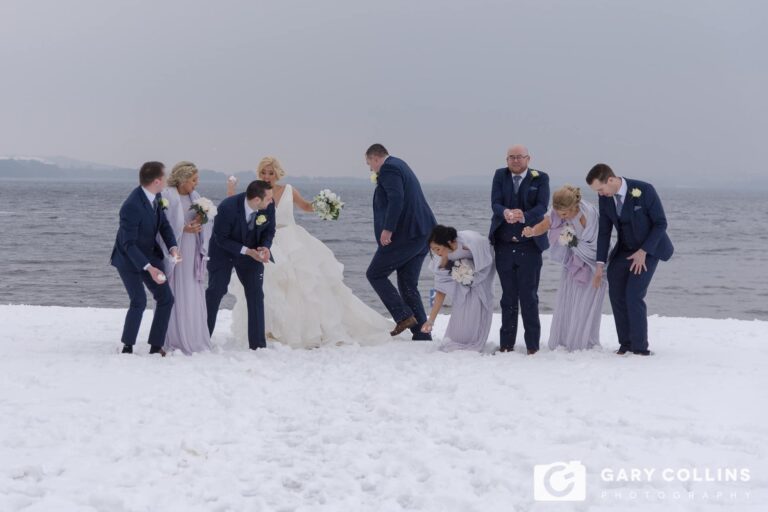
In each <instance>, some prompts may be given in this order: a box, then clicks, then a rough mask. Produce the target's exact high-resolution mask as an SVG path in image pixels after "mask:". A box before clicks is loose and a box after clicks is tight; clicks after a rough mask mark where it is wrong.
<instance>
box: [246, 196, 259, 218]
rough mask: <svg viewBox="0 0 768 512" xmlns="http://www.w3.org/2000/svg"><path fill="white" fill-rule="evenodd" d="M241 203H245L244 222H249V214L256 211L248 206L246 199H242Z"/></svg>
mask: <svg viewBox="0 0 768 512" xmlns="http://www.w3.org/2000/svg"><path fill="white" fill-rule="evenodd" d="M243 201H245V220H250V218H251V214H252V213H253V212H255V211H257V210H254V209H253V208H251V206H250V205H249V204H248V198H247V197H246V198H245V199H243Z"/></svg>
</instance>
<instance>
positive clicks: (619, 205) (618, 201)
mask: <svg viewBox="0 0 768 512" xmlns="http://www.w3.org/2000/svg"><path fill="white" fill-rule="evenodd" d="M622 206H624V201H622V200H621V194H616V213H617V214H619V215H621V208H622Z"/></svg>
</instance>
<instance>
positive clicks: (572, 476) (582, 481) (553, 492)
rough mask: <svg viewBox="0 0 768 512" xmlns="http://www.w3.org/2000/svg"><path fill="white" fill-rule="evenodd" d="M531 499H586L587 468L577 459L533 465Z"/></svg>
mask: <svg viewBox="0 0 768 512" xmlns="http://www.w3.org/2000/svg"><path fill="white" fill-rule="evenodd" d="M533 499H534V500H536V501H584V500H586V499H587V468H586V467H585V466H584V464H582V463H581V461H579V460H572V461H570V462H553V463H552V464H537V465H535V466H534V467H533Z"/></svg>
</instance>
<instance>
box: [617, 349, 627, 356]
mask: <svg viewBox="0 0 768 512" xmlns="http://www.w3.org/2000/svg"><path fill="white" fill-rule="evenodd" d="M627 352H629V349H628V348H626V347H621V348H619V350H617V351H616V353H617V354H618V355H620V356H623V355H624V354H626V353H627Z"/></svg>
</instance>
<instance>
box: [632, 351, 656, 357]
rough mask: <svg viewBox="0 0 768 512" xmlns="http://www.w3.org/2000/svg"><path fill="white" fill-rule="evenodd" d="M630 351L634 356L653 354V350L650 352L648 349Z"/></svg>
mask: <svg viewBox="0 0 768 512" xmlns="http://www.w3.org/2000/svg"><path fill="white" fill-rule="evenodd" d="M632 353H633V354H635V355H636V356H652V355H653V352H651V351H650V350H633V351H632Z"/></svg>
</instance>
